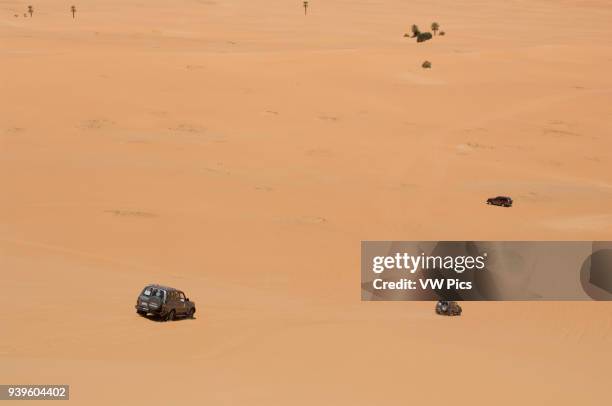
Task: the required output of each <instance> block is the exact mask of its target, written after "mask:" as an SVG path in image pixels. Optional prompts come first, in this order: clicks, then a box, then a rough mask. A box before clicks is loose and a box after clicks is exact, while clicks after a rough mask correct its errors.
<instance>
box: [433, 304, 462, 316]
mask: <svg viewBox="0 0 612 406" xmlns="http://www.w3.org/2000/svg"><path fill="white" fill-rule="evenodd" d="M462 311H463V309H461V306H459V304H458V303H457V302H453V301H449V300H440V301H438V303H437V304H436V313H437V314H440V315H444V316H461V312H462Z"/></svg>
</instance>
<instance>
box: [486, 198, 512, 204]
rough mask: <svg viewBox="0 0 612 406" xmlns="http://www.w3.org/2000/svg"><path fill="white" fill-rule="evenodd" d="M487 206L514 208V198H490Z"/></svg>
mask: <svg viewBox="0 0 612 406" xmlns="http://www.w3.org/2000/svg"><path fill="white" fill-rule="evenodd" d="M487 204H492V205H494V206H503V207H512V198H510V197H508V196H497V197H490V198H488V199H487Z"/></svg>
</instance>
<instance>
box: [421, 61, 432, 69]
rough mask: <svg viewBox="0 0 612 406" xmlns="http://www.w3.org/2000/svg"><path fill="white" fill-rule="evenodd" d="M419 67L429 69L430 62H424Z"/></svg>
mask: <svg viewBox="0 0 612 406" xmlns="http://www.w3.org/2000/svg"><path fill="white" fill-rule="evenodd" d="M421 67H423V68H424V69H431V62H429V61H425V62H423V64H422V65H421Z"/></svg>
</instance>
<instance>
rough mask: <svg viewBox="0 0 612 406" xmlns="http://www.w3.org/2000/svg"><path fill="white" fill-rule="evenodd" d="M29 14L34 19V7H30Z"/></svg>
mask: <svg viewBox="0 0 612 406" xmlns="http://www.w3.org/2000/svg"><path fill="white" fill-rule="evenodd" d="M28 13H30V17H32V14H34V7H32V6H28Z"/></svg>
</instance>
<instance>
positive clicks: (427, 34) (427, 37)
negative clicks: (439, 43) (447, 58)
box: [417, 32, 433, 42]
mask: <svg viewBox="0 0 612 406" xmlns="http://www.w3.org/2000/svg"><path fill="white" fill-rule="evenodd" d="M432 38H433V35H431V32H420V33H419V35H417V42H424V41H427V40H430V39H432Z"/></svg>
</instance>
